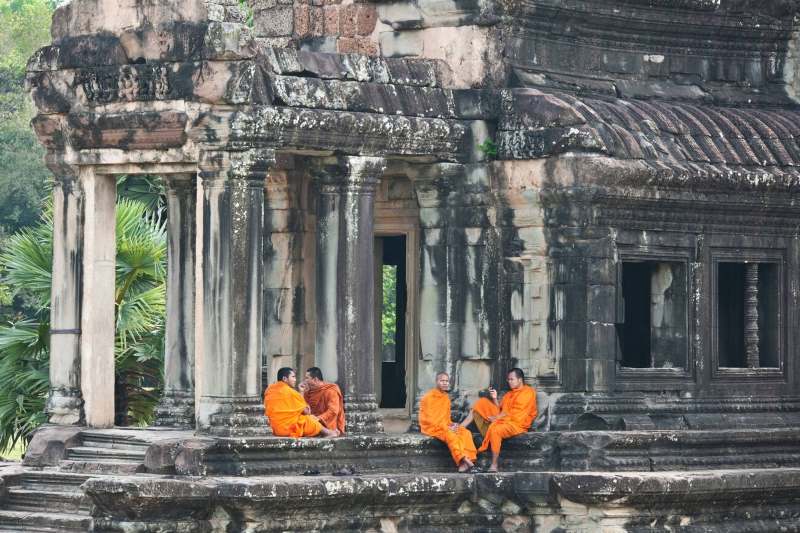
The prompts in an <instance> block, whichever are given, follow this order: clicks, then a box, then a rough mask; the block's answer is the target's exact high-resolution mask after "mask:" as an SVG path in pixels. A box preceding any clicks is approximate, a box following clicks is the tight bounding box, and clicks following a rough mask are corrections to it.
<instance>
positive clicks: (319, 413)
mask: <svg viewBox="0 0 800 533" xmlns="http://www.w3.org/2000/svg"><path fill="white" fill-rule="evenodd" d="M303 397H304V398H305V400H306V402H308V405H309V407H311V414H312V415H314V416H316V417H317V418H318V419H319V421H320V422H322V425H323V426H325V427H326V428H328V429H338V430H339V432H340V433H344V397H343V396H342V391H341V389H340V388H339V385H337V384H336V383H323V384H322V385H320V386H319V387H314V388H313V389H312V388H309V389H307V390H306V391H305V392H304V393H303Z"/></svg>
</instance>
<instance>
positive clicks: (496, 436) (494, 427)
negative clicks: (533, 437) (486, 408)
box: [478, 385, 536, 454]
mask: <svg viewBox="0 0 800 533" xmlns="http://www.w3.org/2000/svg"><path fill="white" fill-rule="evenodd" d="M489 403H492V402H489ZM500 413H506V415H505V416H504V417H503V418H501V419H499V420H495V421H494V422H492V423H491V424H489V429H488V431H486V436H485V437H484V439H483V444H481V447H480V448H478V451H479V452H484V451H486V450H487V448H489V447H491V449H492V452H494V453H498V454H499V453H500V446H501V444H502V442H503V439H507V438H509V437H513V436H514V435H519V434H520V433H525V432H526V431H528V429H529V428H530V427H531V422H533V419H534V418H536V391H535V390H534V389H533V387H531V386H529V385H523V386H522V387H520V388H518V389H516V390H510V391H508V392H507V393H505V395H504V396H503V401H502V402H500Z"/></svg>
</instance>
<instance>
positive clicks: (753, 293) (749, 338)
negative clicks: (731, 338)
mask: <svg viewBox="0 0 800 533" xmlns="http://www.w3.org/2000/svg"><path fill="white" fill-rule="evenodd" d="M758 342H759V338H758V263H747V264H746V265H745V275H744V349H745V357H746V358H747V367H748V368H758V367H759V352H758Z"/></svg>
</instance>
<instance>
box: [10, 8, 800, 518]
mask: <svg viewBox="0 0 800 533" xmlns="http://www.w3.org/2000/svg"><path fill="white" fill-rule="evenodd" d="M798 13H800V2H798V1H797V0H763V1H755V0H520V1H510V0H478V1H472V0H398V1H388V0H376V1H374V2H372V1H369V0H364V1H360V0H356V1H351V0H252V1H250V2H248V3H244V2H242V3H240V2H238V1H237V0H183V1H180V2H177V1H169V0H72V1H71V2H68V3H66V4H65V5H62V6H61V7H59V8H58V9H57V10H56V12H55V15H54V19H53V30H52V37H53V41H52V45H50V46H47V47H45V48H43V49H42V50H40V51H39V52H38V53H37V54H36V55H35V56H34V57H33V58H31V60H30V62H29V66H28V85H29V88H30V92H31V95H32V97H33V100H34V102H35V104H36V106H37V109H38V114H37V116H36V117H35V119H34V121H33V127H34V128H35V131H36V133H37V135H38V138H39V140H40V141H41V142H42V143H43V145H45V146H46V148H47V164H48V166H49V168H50V169H51V170H52V172H53V174H54V177H55V187H54V206H55V210H54V222H55V237H54V263H53V288H52V295H53V296H52V325H53V326H52V327H53V331H52V337H51V368H50V381H51V390H50V395H49V399H48V404H47V413H48V416H49V424H48V425H47V426H45V427H44V428H43V429H41V430H40V431H39V432H38V434H37V435H36V437H35V438H34V441H33V442H32V444H31V446H30V448H29V451H28V454H27V456H26V458H25V461H24V464H23V465H22V466H18V467H6V468H3V469H2V470H0V481H1V483H0V529H6V530H14V531H19V530H31V531H73V530H74V531H87V530H92V531H151V532H156V531H164V532H166V531H179V532H234V531H273V530H276V531H283V530H304V531H307V530H335V531H350V530H361V531H363V530H370V531H403V530H406V531H418V530H428V531H434V530H435V531H478V530H479V531H559V532H564V531H608V532H612V531H613V532H616V531H653V530H657V531H687V532H688V531H691V532H695V531H704V532H706V531H753V530H758V531H800V357H798V355H799V354H800V338H799V337H798V331H800V330H798V328H797V324H798V320H800V301H798V299H799V298H800V287H798V283H799V282H798V279H799V278H800V240H799V237H800V233H799V228H800V202H799V200H800V195H798V190H800V59H799V58H798V54H800V19H798ZM123 174H155V175H159V176H162V177H163V178H164V180H165V182H166V184H167V202H168V231H169V243H168V244H169V246H168V249H169V261H168V287H167V307H168V311H167V340H166V363H165V369H164V373H165V383H166V386H165V394H164V397H163V399H162V401H161V403H160V405H159V407H158V409H157V419H156V424H155V427H152V428H139V429H133V428H113V427H112V426H113V423H114V387H113V384H114V357H113V343H114V334H113V332H114V290H115V287H114V266H115V234H114V231H115V229H114V226H115V224H114V210H115V187H116V176H119V175H123ZM385 265H392V266H395V267H396V272H397V273H398V279H399V283H398V291H397V310H398V313H397V316H398V318H397V321H396V328H397V332H398V333H397V336H396V346H395V350H394V352H393V353H392V354H389V356H388V357H387V356H386V354H385V353H384V350H383V349H382V346H381V341H380V323H379V310H378V308H379V306H378V305H376V302H380V298H381V287H380V278H381V275H382V274H381V272H382V268H383V267H384V266H385ZM313 365H316V366H319V367H321V368H322V370H323V372H324V373H325V375H326V377H327V378H328V379H330V380H333V381H336V382H338V383H339V385H340V386H341V388H342V390H343V392H344V394H345V402H346V408H347V414H348V418H347V424H348V430H349V431H348V435H347V436H346V437H344V438H340V439H333V440H322V439H304V440H292V439H286V438H277V437H272V436H270V430H269V426H268V422H267V420H266V419H265V417H264V415H263V409H262V406H261V395H262V392H263V388H264V387H265V386H266V384H267V382H268V381H269V380H273V379H275V378H274V374H275V371H276V369H277V368H279V367H282V366H294V367H296V368H299V369H301V370H302V369H305V368H307V367H309V366H313ZM513 366H519V367H521V368H522V369H524V371H525V373H526V376H527V378H528V381H529V382H530V383H531V384H532V385H534V386H535V387H536V388H537V390H538V395H539V406H540V408H539V411H540V412H539V416H538V418H537V420H536V421H535V423H534V427H533V428H531V432H529V433H528V434H526V435H523V436H520V437H515V438H514V439H512V440H510V441H508V443H507V444H506V445H505V447H504V453H503V456H502V460H503V462H502V464H501V469H502V471H501V473H499V474H475V475H464V474H456V473H454V472H453V470H454V469H453V465H452V463H451V461H450V459H449V456H448V454H447V451H446V450H445V448H444V446H443V445H441V444H440V443H439V442H437V441H434V440H433V439H430V438H427V437H424V436H422V435H420V434H419V433H415V432H413V426H414V424H413V422H414V420H415V408H416V403H417V401H418V399H419V397H420V396H421V394H422V393H424V392H425V391H426V390H427V389H429V388H431V387H432V386H433V378H434V374H435V372H437V371H441V370H445V371H448V372H450V373H451V375H452V376H453V380H452V382H453V391H452V398H453V405H454V407H455V408H456V409H457V410H458V411H459V412H461V413H464V412H465V409H466V408H467V406H468V405H469V402H471V401H472V400H474V399H475V398H476V397H477V394H478V392H479V391H480V390H482V389H484V388H486V387H487V386H488V385H490V384H493V385H495V386H499V385H502V383H503V377H504V374H505V371H506V370H507V369H509V368H511V367H513ZM456 416H458V415H456ZM390 421H391V422H392V423H393V424H395V425H396V424H397V422H398V421H401V422H404V423H406V424H411V426H412V431H410V432H408V433H402V434H395V433H389V432H384V425H386V427H388V426H389V422H390ZM343 466H350V467H353V468H354V469H355V470H356V474H355V475H352V476H347V477H332V476H330V475H329V473H330V472H332V471H333V470H335V469H336V468H340V467H343ZM307 470H319V471H320V473H321V474H320V475H319V476H302V475H301V474H303V473H304V472H305V471H307Z"/></svg>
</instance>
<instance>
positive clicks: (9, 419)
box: [0, 198, 167, 450]
mask: <svg viewBox="0 0 800 533" xmlns="http://www.w3.org/2000/svg"><path fill="white" fill-rule="evenodd" d="M51 213H52V211H51V210H50V209H49V208H48V209H46V210H45V212H44V214H43V216H42V219H41V221H40V223H39V224H37V225H36V226H34V227H32V228H27V229H25V230H22V231H20V232H18V233H17V234H15V235H13V236H12V237H10V238H9V240H8V244H7V247H6V248H5V251H4V252H3V253H2V254H0V273H2V274H3V280H2V282H3V284H5V286H7V287H13V288H14V295H15V296H20V295H23V294H24V295H26V296H27V298H28V300H29V301H30V302H31V303H32V305H31V306H30V309H29V311H28V314H29V316H27V317H25V318H24V319H22V320H17V321H15V322H14V323H12V324H10V325H8V326H0V450H2V449H7V448H9V447H10V446H12V445H13V444H14V443H16V442H18V441H23V442H25V441H27V440H28V439H29V438H30V435H31V433H32V431H33V430H34V429H35V428H36V427H37V426H38V425H39V424H41V423H42V422H44V420H45V415H44V406H45V401H46V398H47V390H48V372H49V370H48V367H49V345H48V338H49V329H50V325H49V318H50V316H49V315H50V313H49V307H50V280H51V270H50V269H51V263H52V253H53V250H52V228H53V225H52V215H51ZM116 230H117V268H116V287H117V289H116V339H115V354H114V356H115V362H116V368H115V371H116V384H115V395H116V400H117V405H116V407H117V417H116V418H117V420H116V422H117V423H118V424H122V425H124V424H127V423H134V424H142V423H147V422H149V421H150V420H151V419H152V412H153V408H154V407H155V404H156V402H157V401H158V397H159V395H160V387H161V383H162V375H161V372H162V367H163V346H164V313H165V308H166V304H165V298H166V286H165V284H166V253H167V244H166V230H165V227H164V224H163V222H161V221H160V220H159V218H158V217H157V216H155V215H154V214H153V213H152V212H151V211H149V210H148V208H147V205H146V204H144V203H142V202H138V201H136V200H131V199H127V198H122V199H120V200H119V201H118V202H117V221H116Z"/></svg>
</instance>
